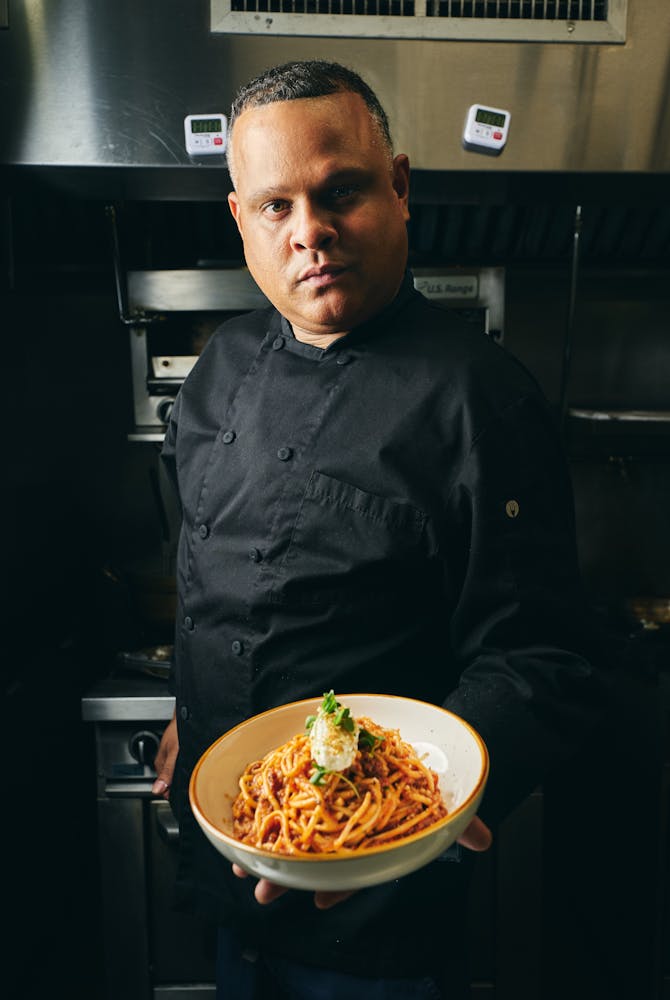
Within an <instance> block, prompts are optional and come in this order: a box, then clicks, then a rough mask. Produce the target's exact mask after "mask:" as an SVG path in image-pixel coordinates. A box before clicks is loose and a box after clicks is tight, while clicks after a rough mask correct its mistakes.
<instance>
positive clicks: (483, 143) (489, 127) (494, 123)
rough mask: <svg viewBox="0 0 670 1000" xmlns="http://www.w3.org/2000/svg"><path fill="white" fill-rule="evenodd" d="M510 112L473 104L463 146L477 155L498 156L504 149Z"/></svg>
mask: <svg viewBox="0 0 670 1000" xmlns="http://www.w3.org/2000/svg"><path fill="white" fill-rule="evenodd" d="M511 117H512V116H511V114H510V113H509V111H504V110H503V109H502V108H489V107H487V106H486V105H484V104H473V105H472V107H471V108H470V110H469V111H468V117H467V119H466V121H465V129H464V131H463V145H464V147H465V148H466V149H469V150H472V151H473V152H475V153H487V154H488V155H489V156H497V155H498V154H499V153H501V152H502V150H503V149H504V146H505V143H506V142H507V135H508V133H509V123H510V119H511Z"/></svg>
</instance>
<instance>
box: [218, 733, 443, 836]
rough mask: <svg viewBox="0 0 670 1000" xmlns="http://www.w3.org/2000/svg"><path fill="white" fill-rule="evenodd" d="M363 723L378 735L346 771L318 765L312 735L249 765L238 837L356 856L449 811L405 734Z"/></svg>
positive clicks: (237, 805) (237, 814) (237, 807)
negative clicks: (403, 735)
mask: <svg viewBox="0 0 670 1000" xmlns="http://www.w3.org/2000/svg"><path fill="white" fill-rule="evenodd" d="M357 722H358V724H359V725H360V727H361V730H364V731H365V732H366V733H367V734H368V736H372V737H374V739H368V740H366V742H365V744H364V745H361V743H359V748H358V750H357V751H356V753H355V756H354V760H353V763H352V764H351V766H350V767H348V768H346V769H345V770H344V771H326V770H325V769H324V768H319V767H317V766H316V765H315V763H314V760H313V756H312V749H311V745H310V740H309V737H308V735H307V734H306V733H302V734H300V735H298V736H294V737H293V739H291V740H289V741H288V743H284V744H283V746H281V747H279V748H278V749H276V750H272V751H270V753H268V754H266V755H265V757H263V759H262V760H257V761H254V762H253V763H251V764H249V765H248V767H247V768H246V769H245V771H244V773H243V774H242V776H241V778H240V782H239V787H240V792H239V795H238V796H237V798H236V799H235V802H234V803H233V832H234V836H235V837H236V838H237V839H238V840H241V841H242V842H243V843H245V844H249V845H251V846H253V847H260V848H263V849H265V850H268V851H273V852H274V853H276V854H290V855H298V856H305V855H308V856H311V855H315V854H332V853H334V852H340V853H345V854H349V853H355V852H360V851H365V850H369V849H370V848H374V847H380V846H382V845H384V844H389V843H392V842H394V841H396V840H399V839H401V838H403V837H406V836H408V835H410V834H414V833H417V832H418V831H419V830H423V829H425V828H426V827H427V826H431V825H432V824H433V823H436V822H437V821H438V820H439V819H441V818H442V817H443V816H446V814H447V809H446V806H445V804H444V802H443V800H442V796H441V794H440V790H439V787H438V778H437V775H436V774H435V772H434V771H432V770H431V769H430V768H429V767H427V766H426V765H425V764H424V763H423V762H422V761H421V760H420V759H419V757H418V756H417V754H416V753H415V751H414V749H413V748H412V747H411V746H410V745H409V744H408V743H406V742H404V741H403V740H402V739H401V738H400V733H399V731H398V730H395V729H384V728H382V727H381V726H378V725H377V724H376V723H374V722H372V721H371V720H370V719H367V718H361V719H358V720H357Z"/></svg>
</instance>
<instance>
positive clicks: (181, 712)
mask: <svg viewBox="0 0 670 1000" xmlns="http://www.w3.org/2000/svg"><path fill="white" fill-rule="evenodd" d="M179 715H180V716H181V718H182V719H183V720H184V722H186V720H187V719H188V705H182V706H181V708H180V709H179Z"/></svg>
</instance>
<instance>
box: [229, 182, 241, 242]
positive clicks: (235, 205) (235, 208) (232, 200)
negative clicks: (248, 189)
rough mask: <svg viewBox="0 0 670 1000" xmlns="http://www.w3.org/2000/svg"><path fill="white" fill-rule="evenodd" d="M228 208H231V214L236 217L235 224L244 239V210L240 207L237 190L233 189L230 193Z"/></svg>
mask: <svg viewBox="0 0 670 1000" xmlns="http://www.w3.org/2000/svg"><path fill="white" fill-rule="evenodd" d="M228 208H229V209H230V214H231V215H232V217H233V218H234V219H235V224H236V225H237V228H238V231H239V234H240V236H241V237H242V239H244V233H243V232H242V212H241V209H240V200H239V198H238V197H237V193H236V192H235V191H231V192H230V194H229V195H228Z"/></svg>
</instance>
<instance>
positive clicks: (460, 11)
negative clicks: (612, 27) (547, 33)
mask: <svg viewBox="0 0 670 1000" xmlns="http://www.w3.org/2000/svg"><path fill="white" fill-rule="evenodd" d="M607 8H608V0H426V16H427V17H443V18H450V17H453V18H493V19H495V20H506V21H509V20H519V21H606V20H607V16H608V10H607ZM230 9H231V11H237V12H243V13H244V12H253V13H256V12H258V13H272V14H353V15H361V16H363V17H365V16H372V17H375V16H376V17H381V16H387V17H388V16H393V17H414V16H415V0H231V3H230Z"/></svg>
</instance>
